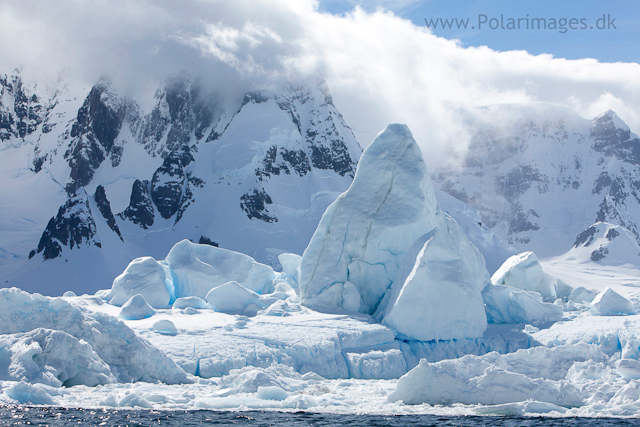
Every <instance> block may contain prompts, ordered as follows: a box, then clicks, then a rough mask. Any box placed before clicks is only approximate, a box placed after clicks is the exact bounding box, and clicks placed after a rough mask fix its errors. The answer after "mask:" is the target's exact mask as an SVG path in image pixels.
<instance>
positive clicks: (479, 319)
mask: <svg viewBox="0 0 640 427" xmlns="http://www.w3.org/2000/svg"><path fill="white" fill-rule="evenodd" d="M451 266H452V267H451ZM487 283H489V273H488V272H487V270H486V266H485V262H484V258H483V257H482V255H481V254H480V253H479V252H478V250H477V249H476V248H475V247H474V246H473V245H472V244H471V243H470V242H469V241H468V239H467V238H466V237H465V236H464V233H463V232H462V230H461V229H460V227H459V226H458V224H457V223H456V222H455V221H454V220H453V219H452V218H451V217H449V216H448V215H446V214H445V213H443V212H442V210H441V209H440V207H439V206H438V203H437V201H436V196H435V193H434V189H433V186H432V184H431V179H430V177H429V173H428V170H427V166H426V164H425V162H424V160H423V158H422V154H421V151H420V148H419V147H418V145H417V144H416V142H415V140H414V139H413V137H412V135H411V132H410V131H409V129H408V128H407V126H405V125H399V124H394V125H389V126H388V127H387V128H386V129H385V130H384V131H383V132H382V133H380V134H379V135H378V136H377V137H376V138H375V140H374V141H373V142H372V143H371V145H369V146H368V147H367V149H366V150H365V151H364V153H363V155H362V158H361V160H360V162H359V164H358V168H357V170H356V175H355V178H354V180H353V183H352V184H351V187H349V189H348V190H347V191H346V192H345V193H343V194H341V195H340V196H339V197H338V199H337V200H336V201H335V202H334V203H333V204H331V205H330V206H329V207H328V208H327V210H326V211H325V213H324V215H323V216H322V219H321V220H320V224H319V225H318V228H317V230H316V232H315V233H314V235H313V237H312V239H311V241H310V243H309V246H308V247H307V249H306V250H305V251H304V253H303V255H302V260H301V262H300V297H301V300H302V303H303V304H304V305H306V306H308V307H311V308H313V309H316V310H319V311H329V312H331V311H336V310H338V311H340V310H342V311H346V312H360V313H364V314H369V315H373V316H374V317H375V318H376V319H378V320H382V321H383V323H385V324H387V325H389V326H390V327H391V328H393V329H394V330H395V331H396V332H397V333H398V334H399V335H401V336H404V337H406V338H408V339H416V340H432V339H440V340H447V339H458V338H475V337H479V336H481V335H482V333H483V331H484V330H485V329H486V315H485V313H484V304H483V301H482V296H481V294H480V291H481V290H482V288H484V286H485V285H486V284H487ZM418 325H419V326H418Z"/></svg>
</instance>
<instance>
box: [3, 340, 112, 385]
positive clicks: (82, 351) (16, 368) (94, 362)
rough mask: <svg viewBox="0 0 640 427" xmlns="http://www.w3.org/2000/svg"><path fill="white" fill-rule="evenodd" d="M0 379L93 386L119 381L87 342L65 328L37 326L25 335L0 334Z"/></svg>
mask: <svg viewBox="0 0 640 427" xmlns="http://www.w3.org/2000/svg"><path fill="white" fill-rule="evenodd" d="M0 354H3V357H0V380H4V381H28V382H30V383H41V384H46V385H49V386H53V387H60V386H62V385H64V386H74V385H79V384H82V385H86V386H89V387H93V386H96V385H99V384H108V383H113V382H115V381H116V379H115V378H114V376H113V374H112V373H111V369H110V368H109V365H107V364H106V363H104V361H103V360H102V359H100V357H98V355H97V354H96V353H95V352H94V351H93V349H92V348H91V346H90V345H89V344H87V343H86V342H85V341H79V340H78V339H76V338H75V337H73V336H71V335H69V334H67V333H66V332H62V331H53V330H51V329H34V330H33V331H31V332H28V333H26V334H9V335H0Z"/></svg>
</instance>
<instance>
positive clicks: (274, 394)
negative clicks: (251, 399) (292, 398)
mask: <svg viewBox="0 0 640 427" xmlns="http://www.w3.org/2000/svg"><path fill="white" fill-rule="evenodd" d="M287 397H289V393H287V392H286V391H284V390H283V389H281V388H280V387H278V386H276V385H273V386H261V387H258V399H264V400H285V399H286V398H287Z"/></svg>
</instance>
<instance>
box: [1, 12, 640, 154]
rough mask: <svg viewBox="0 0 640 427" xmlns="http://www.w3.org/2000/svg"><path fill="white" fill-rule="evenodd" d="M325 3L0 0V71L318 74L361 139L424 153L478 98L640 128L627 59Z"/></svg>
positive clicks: (250, 82) (458, 136) (70, 76)
mask: <svg viewBox="0 0 640 427" xmlns="http://www.w3.org/2000/svg"><path fill="white" fill-rule="evenodd" d="M331 3H333V4H332V5H331V4H327V3H326V2H325V3H319V2H316V1H312V0H233V1H231V0H227V1H220V0H185V1H180V2H178V1H168V0H155V1H152V0H109V1H106V0H102V1H87V0H57V1H48V0H40V1H37V0H23V1H12V0H0V41H1V43H0V70H2V71H3V72H11V70H12V69H14V68H16V67H19V68H21V69H22V73H23V75H24V77H25V79H34V80H38V81H41V82H44V81H52V80H53V79H55V78H56V76H58V75H59V73H60V72H61V71H62V70H64V76H65V79H67V80H71V81H73V82H84V83H86V84H91V83H93V82H94V81H95V80H97V79H98V78H99V77H100V76H101V75H109V76H111V78H112V79H114V81H115V82H116V83H117V84H118V85H119V86H120V87H121V88H122V90H125V91H127V92H130V93H131V94H132V96H136V94H137V95H138V96H139V94H140V93H144V92H145V91H148V90H151V89H152V88H154V87H155V86H156V85H157V84H158V83H159V82H160V81H162V79H163V78H164V77H165V76H166V75H168V74H169V73H172V72H176V71H178V70H180V69H188V70H190V71H191V72H193V73H194V74H201V75H204V76H206V78H207V79H208V80H209V81H210V82H211V84H212V85H214V86H215V87H216V88H218V89H219V90H220V91H226V92H232V93H233V92H234V91H235V92H241V91H243V90H246V89H247V88H248V87H251V86H255V85H262V86H268V85H270V84H274V82H276V83H277V82H280V81H284V80H289V79H299V78H307V77H311V78H323V79H325V80H326V81H327V83H328V85H329V88H330V91H331V93H332V95H333V97H334V100H335V103H336V105H337V107H338V108H339V109H340V110H341V112H342V113H343V115H344V116H345V118H346V120H347V122H348V123H349V124H350V125H351V126H352V127H353V128H354V130H356V132H357V135H358V137H359V138H360V140H361V142H362V143H363V144H367V143H368V142H369V141H370V140H371V138H373V136H375V134H376V133H377V132H378V131H380V130H381V129H382V128H384V126H386V124H388V123H391V122H401V123H407V124H408V125H409V126H410V128H411V129H412V131H413V133H414V135H415V136H416V139H417V140H418V141H419V143H420V144H421V145H422V147H423V149H424V150H425V151H427V152H433V153H435V154H434V156H437V154H438V153H439V152H442V151H450V150H457V149H463V148H464V142H463V141H464V138H465V136H466V135H465V131H464V129H463V128H461V126H460V125H459V112H460V111H461V110H464V109H467V108H469V107H473V106H479V105H489V104H496V103H527V102H549V103H554V104H557V105H560V106H565V107H568V108H571V109H573V110H575V111H576V112H578V113H579V114H580V115H582V116H583V117H585V118H593V117H594V116H595V115H597V114H599V113H601V112H603V111H605V110H607V109H613V110H614V111H616V112H617V113H618V114H619V115H620V117H621V118H622V119H623V120H625V121H626V122H627V123H628V124H629V125H630V126H631V128H632V129H633V130H636V131H638V130H640V114H639V113H638V112H639V111H640V108H639V107H640V79H639V76H640V65H639V64H637V63H633V62H628V63H622V62H620V63H605V62H599V61H598V60H597V59H571V60H568V59H565V58H562V57H557V56H558V54H557V53H556V54H555V55H556V56H554V55H552V54H538V53H539V52H540V49H537V48H536V47H535V46H530V47H529V50H530V51H532V52H534V53H535V54H532V53H529V52H527V51H526V50H524V49H526V48H527V46H525V45H523V46H521V47H519V46H514V48H519V49H520V50H507V51H501V50H504V47H501V46H493V48H492V46H491V44H489V43H487V44H489V47H487V46H481V45H480V44H481V43H478V45H477V46H474V45H472V44H470V43H469V42H468V41H464V40H463V41H462V42H461V41H458V40H455V39H449V38H445V37H442V34H440V35H439V34H438V31H436V30H434V31H433V32H432V30H429V29H428V28H427V27H426V26H425V25H424V22H422V23H421V22H420V21H419V20H418V19H417V18H416V16H421V15H422V14H423V13H422V12H415V13H413V15H411V14H409V15H410V16H409V15H407V13H408V12H407V10H413V11H416V10H419V9H417V8H419V7H421V6H424V4H426V3H425V2H415V1H405V0H392V1H386V2H381V3H380V5H381V6H382V8H375V7H370V6H367V7H365V8H360V7H355V8H354V5H355V3H354V2H344V3H342V6H344V7H340V6H341V4H337V3H336V2H335V0H331ZM427 3H429V2H427ZM458 3H460V2H458ZM557 3H560V2H557ZM336 4H337V6H336ZM370 4H371V3H369V5H370ZM529 4H531V3H529ZM545 10H547V9H545ZM476 13H477V8H475V9H474V8H470V9H469V10H468V11H467V12H465V10H464V9H458V14H460V15H470V16H474V14H476ZM545 13H546V14H550V13H551V12H548V11H547V12H545ZM416 14H417V15H416ZM444 15H446V13H445V12H442V16H441V17H445V16H444ZM592 15H594V16H595V14H592ZM589 16H591V15H589ZM434 32H435V34H434ZM495 34H497V33H492V36H495ZM446 36H447V37H449V36H450V35H446ZM501 37H502V38H505V36H504V35H502V36H501ZM506 37H507V38H508V37H510V36H508V35H507V36H506ZM478 40H480V39H478ZM555 40H557V41H558V42H561V41H562V40H563V39H562V38H557V39H555ZM620 43H622V44H624V43H628V42H626V41H624V40H622V41H621V42H620ZM628 44H629V45H628V46H625V47H628V48H629V49H636V48H637V46H636V45H637V43H633V46H632V43H628ZM567 56H569V57H574V56H570V55H567ZM585 56H586V55H585ZM591 56H596V55H591ZM605 60H606V59H605Z"/></svg>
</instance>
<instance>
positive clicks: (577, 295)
mask: <svg viewBox="0 0 640 427" xmlns="http://www.w3.org/2000/svg"><path fill="white" fill-rule="evenodd" d="M596 295H597V293H596V292H593V291H590V290H589V289H586V288H583V287H582V286H580V287H578V288H575V289H574V290H573V291H571V293H570V294H569V301H573V302H575V303H578V304H586V303H590V302H591V301H593V299H594V298H595V297H596Z"/></svg>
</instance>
